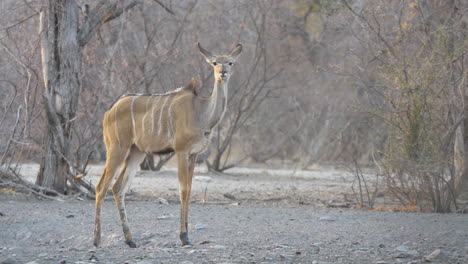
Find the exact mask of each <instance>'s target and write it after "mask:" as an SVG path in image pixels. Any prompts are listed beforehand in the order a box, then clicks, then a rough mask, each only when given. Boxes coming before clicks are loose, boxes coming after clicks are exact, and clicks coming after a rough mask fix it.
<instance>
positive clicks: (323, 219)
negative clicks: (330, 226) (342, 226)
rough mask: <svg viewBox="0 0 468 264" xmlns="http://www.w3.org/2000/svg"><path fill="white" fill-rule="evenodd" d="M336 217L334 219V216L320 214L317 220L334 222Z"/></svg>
mask: <svg viewBox="0 0 468 264" xmlns="http://www.w3.org/2000/svg"><path fill="white" fill-rule="evenodd" d="M337 220H338V219H336V218H335V217H333V216H322V217H320V218H319V221H320V222H335V221H337Z"/></svg>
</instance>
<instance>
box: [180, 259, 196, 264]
mask: <svg viewBox="0 0 468 264" xmlns="http://www.w3.org/2000/svg"><path fill="white" fill-rule="evenodd" d="M180 264H193V262H191V261H188V260H186V261H182V262H180Z"/></svg>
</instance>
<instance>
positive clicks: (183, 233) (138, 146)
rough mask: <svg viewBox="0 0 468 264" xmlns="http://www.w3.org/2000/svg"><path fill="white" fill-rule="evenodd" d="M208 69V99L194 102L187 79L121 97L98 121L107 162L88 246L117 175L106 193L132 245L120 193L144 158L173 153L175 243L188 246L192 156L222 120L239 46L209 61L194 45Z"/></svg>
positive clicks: (207, 54) (97, 235)
mask: <svg viewBox="0 0 468 264" xmlns="http://www.w3.org/2000/svg"><path fill="white" fill-rule="evenodd" d="M198 47H199V49H200V51H201V53H202V54H203V56H204V57H205V59H206V60H207V62H208V63H210V64H211V65H212V66H213V70H214V75H215V85H214V88H213V92H212V94H211V96H210V97H206V98H205V97H200V96H198V95H197V92H196V89H197V86H198V85H199V81H198V80H197V79H195V78H193V79H192V80H191V81H190V83H189V84H188V85H186V86H185V87H184V88H179V89H177V90H175V91H173V92H170V93H166V94H159V95H158V94H152V95H137V94H132V95H127V96H124V97H122V98H120V99H119V100H118V101H117V102H116V103H115V104H114V105H113V106H112V107H111V109H109V111H107V112H106V113H105V115H104V118H103V135H104V143H105V145H106V150H107V159H106V165H105V168H104V171H103V173H102V176H101V178H100V180H99V183H98V184H97V185H96V216H95V229H94V245H95V246H96V247H97V246H99V244H100V241H101V219H100V215H101V207H102V203H103V200H104V197H105V194H106V192H107V189H108V188H109V186H110V184H111V181H112V180H113V178H115V176H116V175H117V173H118V172H119V169H120V173H119V176H118V177H117V179H116V181H115V183H114V185H113V187H112V192H113V194H114V199H115V201H116V204H117V208H118V210H119V214H120V220H121V223H122V228H123V232H124V236H125V241H126V243H127V244H128V245H129V246H130V247H136V245H135V243H134V242H133V238H132V235H131V233H130V229H129V227H128V220H127V215H126V211H125V193H126V191H127V190H128V186H129V183H130V182H131V179H132V178H133V177H134V175H135V173H136V171H137V169H138V167H139V164H140V163H141V162H142V161H143V159H144V157H145V153H156V154H158V153H167V152H171V151H175V152H176V155H177V159H178V174H179V186H180V200H181V217H180V223H181V228H180V239H181V241H182V244H184V245H185V244H189V243H190V242H189V240H188V233H187V219H188V207H189V199H190V192H191V189H192V177H193V170H194V167H195V160H196V157H197V155H198V154H199V153H200V152H202V151H204V150H205V149H206V147H207V146H208V144H209V142H210V136H211V130H212V129H213V128H214V127H216V126H217V125H218V124H219V122H220V121H221V119H222V118H223V116H224V113H225V111H226V105H227V84H228V81H229V77H230V75H231V66H232V64H233V63H234V62H235V60H236V59H237V57H238V56H239V54H240V52H241V50H242V46H241V45H239V44H238V45H237V46H236V47H235V48H234V49H233V50H232V51H231V53H230V54H229V55H221V56H214V55H211V53H210V52H208V51H207V50H205V49H203V48H202V47H201V46H200V45H198Z"/></svg>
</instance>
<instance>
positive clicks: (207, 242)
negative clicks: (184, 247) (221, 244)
mask: <svg viewBox="0 0 468 264" xmlns="http://www.w3.org/2000/svg"><path fill="white" fill-rule="evenodd" d="M209 243H211V241H209V240H204V241H202V242H200V245H205V244H209Z"/></svg>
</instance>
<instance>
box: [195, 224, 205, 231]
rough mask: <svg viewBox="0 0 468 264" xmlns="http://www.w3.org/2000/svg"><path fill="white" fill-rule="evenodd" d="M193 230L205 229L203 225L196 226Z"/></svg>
mask: <svg viewBox="0 0 468 264" xmlns="http://www.w3.org/2000/svg"><path fill="white" fill-rule="evenodd" d="M194 228H195V230H202V229H206V228H207V227H206V225H204V224H196V225H195V226H194Z"/></svg>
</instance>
